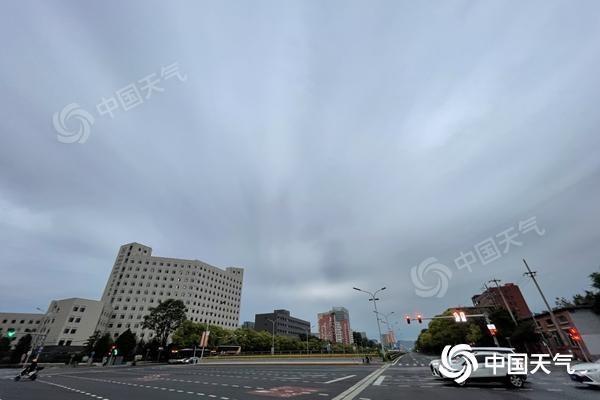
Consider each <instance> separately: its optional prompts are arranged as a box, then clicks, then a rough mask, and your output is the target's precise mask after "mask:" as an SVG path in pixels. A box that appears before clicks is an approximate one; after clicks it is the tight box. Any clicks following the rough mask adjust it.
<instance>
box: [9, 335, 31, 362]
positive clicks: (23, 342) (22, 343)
mask: <svg viewBox="0 0 600 400" xmlns="http://www.w3.org/2000/svg"><path fill="white" fill-rule="evenodd" d="M31 339H32V337H31V335H25V336H23V337H21V339H19V341H18V342H17V345H16V346H15V348H14V350H13V351H12V353H11V354H10V362H11V363H12V364H16V363H19V362H21V357H22V356H23V354H25V353H27V352H28V351H29V350H30V349H31Z"/></svg>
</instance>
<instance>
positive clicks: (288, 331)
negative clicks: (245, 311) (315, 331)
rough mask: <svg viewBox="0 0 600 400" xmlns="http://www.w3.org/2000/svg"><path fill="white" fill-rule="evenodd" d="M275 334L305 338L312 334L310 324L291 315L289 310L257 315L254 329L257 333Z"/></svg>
mask: <svg viewBox="0 0 600 400" xmlns="http://www.w3.org/2000/svg"><path fill="white" fill-rule="evenodd" d="M271 321H274V322H275V334H276V335H285V336H298V337H299V336H303V335H306V334H310V322H308V321H304V320H302V319H300V318H295V317H292V316H291V315H290V312H289V311H288V310H274V311H273V312H272V313H267V314H256V315H255V316H254V329H255V330H257V331H267V332H272V331H273V322H271Z"/></svg>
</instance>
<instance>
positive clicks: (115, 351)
mask: <svg viewBox="0 0 600 400" xmlns="http://www.w3.org/2000/svg"><path fill="white" fill-rule="evenodd" d="M108 354H109V355H111V356H116V355H117V354H119V349H117V346H116V345H114V344H113V345H112V346H111V347H110V351H109V352H108Z"/></svg>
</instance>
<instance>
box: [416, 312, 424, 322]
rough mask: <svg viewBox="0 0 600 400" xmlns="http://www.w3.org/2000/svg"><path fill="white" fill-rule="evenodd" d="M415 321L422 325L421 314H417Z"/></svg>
mask: <svg viewBox="0 0 600 400" xmlns="http://www.w3.org/2000/svg"><path fill="white" fill-rule="evenodd" d="M417 321H419V323H420V324H422V323H423V317H422V316H421V314H417Z"/></svg>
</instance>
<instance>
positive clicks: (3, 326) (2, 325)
mask: <svg viewBox="0 0 600 400" xmlns="http://www.w3.org/2000/svg"><path fill="white" fill-rule="evenodd" d="M43 318H44V314H41V313H40V314H36V313H9V312H0V337H2V336H6V332H8V330H9V329H14V330H15V336H14V337H15V338H14V340H13V342H12V344H13V346H14V345H16V344H17V342H18V341H19V339H21V338H22V337H23V336H25V335H27V334H31V335H32V336H34V335H37V333H38V331H39V330H40V323H41V322H42V319H43Z"/></svg>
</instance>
